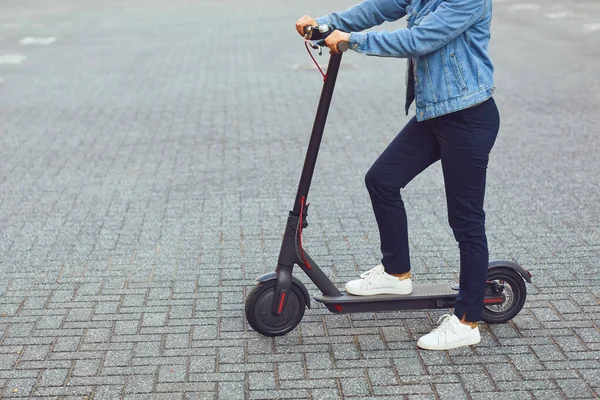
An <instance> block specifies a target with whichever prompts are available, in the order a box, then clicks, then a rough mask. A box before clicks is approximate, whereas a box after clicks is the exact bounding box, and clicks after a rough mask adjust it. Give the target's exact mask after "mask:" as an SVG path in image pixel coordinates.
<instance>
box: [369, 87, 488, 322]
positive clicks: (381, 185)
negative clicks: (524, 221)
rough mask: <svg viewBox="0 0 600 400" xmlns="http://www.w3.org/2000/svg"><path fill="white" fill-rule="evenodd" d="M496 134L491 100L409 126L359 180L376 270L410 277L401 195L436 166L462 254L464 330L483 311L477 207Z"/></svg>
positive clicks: (484, 262)
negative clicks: (372, 225) (371, 223)
mask: <svg viewBox="0 0 600 400" xmlns="http://www.w3.org/2000/svg"><path fill="white" fill-rule="evenodd" d="M499 126H500V116H499V114H498V109H497V108H496V103H495V102H494V100H493V99H489V100H487V101H485V102H484V103H481V104H479V105H477V106H475V107H472V108H468V109H466V110H462V111H458V112H455V113H452V114H447V115H443V116H441V117H437V118H434V119H431V120H427V121H423V122H417V120H416V118H413V119H412V120H410V121H409V122H408V124H407V125H406V126H405V127H404V129H403V130H402V131H401V132H400V133H399V134H398V136H396V138H395V139H394V140H393V141H392V143H390V145H389V146H388V147H387V148H386V149H385V151H384V152H383V153H382V154H381V155H380V156H379V158H378V159H377V160H376V161H375V163H374V164H373V166H372V167H371V169H370V170H369V172H368V173H367V175H366V177H365V182H366V185H367V189H368V190H369V195H370V196H371V202H372V204H373V211H374V212H375V218H376V219H377V225H378V226H379V233H380V237H381V251H382V253H383V258H382V260H381V261H382V264H383V265H384V267H385V270H386V272H387V273H389V274H401V273H404V272H408V271H410V256H409V252H408V228H407V223H406V212H405V210H404V203H403V201H402V196H401V195H400V189H401V188H403V187H405V186H406V185H407V184H408V183H409V182H410V181H411V180H412V179H413V178H414V177H415V176H417V175H418V174H419V173H420V172H422V171H423V170H424V169H426V168H427V167H428V166H430V165H431V164H433V163H434V162H436V161H438V160H440V159H441V161H442V169H443V173H444V185H445V188H446V200H447V205H448V222H449V223H450V227H451V228H452V231H453V233H454V237H455V239H456V241H457V242H458V247H459V249H460V281H459V283H460V291H459V293H458V297H457V302H456V305H455V308H454V314H455V315H456V316H457V317H458V318H462V317H463V316H465V317H466V318H465V319H466V321H469V322H476V321H479V320H480V319H481V313H482V311H483V297H484V293H485V286H486V277H487V267H488V257H489V256H488V248H487V238H486V236H485V213H484V211H483V199H484V194H485V178H486V170H487V165H488V159H489V153H490V150H491V149H492V147H493V146H494V142H495V141H496V136H497V134H498V129H499ZM465 314H466V315H465Z"/></svg>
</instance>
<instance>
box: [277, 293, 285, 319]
mask: <svg viewBox="0 0 600 400" xmlns="http://www.w3.org/2000/svg"><path fill="white" fill-rule="evenodd" d="M283 300H285V292H283V293H281V300H280V301H279V309H278V310H277V313H278V314H281V309H282V308H283Z"/></svg>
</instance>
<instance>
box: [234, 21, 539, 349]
mask: <svg viewBox="0 0 600 400" xmlns="http://www.w3.org/2000/svg"><path fill="white" fill-rule="evenodd" d="M331 32H332V30H330V28H329V27H328V26H327V25H322V26H319V27H306V29H305V38H306V39H307V41H306V43H307V49H308V44H309V43H310V45H311V47H313V48H318V47H317V46H321V47H323V46H324V45H325V43H324V39H325V38H326V37H327V36H328V35H329V34H330V33H331ZM347 49H348V44H347V43H340V44H339V45H338V52H339V53H338V54H332V55H331V57H330V59H329V65H328V68H327V73H326V74H323V76H324V84H323V89H322V91H321V97H320V100H319V104H318V107H317V114H316V117H315V121H314V125H313V129H312V134H311V137H310V141H309V145H308V151H307V153H306V158H305V161H304V167H303V169H302V174H301V177H300V183H299V185H298V191H297V194H296V200H295V202H294V208H293V209H292V211H290V212H289V216H288V220H287V224H286V228H285V232H284V235H283V242H282V244H281V250H280V252H279V260H278V262H277V268H276V270H275V271H274V272H270V273H267V274H264V275H262V276H259V277H258V278H256V281H257V285H256V286H255V287H254V288H253V289H252V291H251V292H250V293H249V294H248V297H247V298H246V305H245V311H246V319H247V320H248V323H249V324H250V326H251V327H252V328H253V329H254V330H255V331H257V332H259V333H261V334H263V335H265V336H270V337H273V336H281V335H285V334H286V333H288V332H290V331H292V330H293V329H294V328H295V327H296V326H297V325H298V324H299V323H300V321H301V320H302V317H303V316H304V311H305V308H306V307H308V308H310V296H309V294H308V291H307V289H306V287H305V286H304V285H303V284H302V282H300V280H298V279H297V278H296V277H294V276H293V275H292V270H293V268H294V265H298V266H299V267H300V269H301V270H302V271H303V272H304V273H305V274H306V275H307V276H308V277H309V279H310V280H311V281H312V282H313V283H314V284H315V285H316V286H317V287H318V288H319V290H320V291H321V294H317V295H315V296H314V299H315V300H316V301H317V302H319V303H322V304H324V306H325V307H327V309H328V310H329V311H331V312H333V313H336V314H345V313H359V312H380V311H392V310H417V309H419V310H423V309H440V308H452V307H453V306H454V304H455V302H456V297H457V294H458V289H459V287H458V285H456V284H454V285H452V284H447V283H433V284H418V283H416V284H414V285H413V292H412V293H411V294H409V295H375V296H353V295H350V294H348V293H346V292H343V291H340V290H339V289H338V288H337V287H336V286H335V285H334V284H333V282H331V280H330V279H329V278H328V277H327V276H326V275H325V274H324V273H323V271H321V269H320V268H319V266H318V265H317V263H316V262H315V261H314V260H313V259H312V258H311V257H310V255H309V254H308V253H307V252H306V251H305V250H304V248H303V247H302V230H303V229H304V228H306V227H307V226H308V222H307V216H308V206H309V205H308V204H307V203H306V199H307V197H308V190H309V187H310V183H311V180H312V176H313V172H314V169H315V164H316V161H317V154H318V152H319V147H320V144H321V138H322V137H323V130H324V128H325V121H326V119H327V113H328V111H329V106H330V104H331V98H332V96H333V89H334V86H335V81H336V78H337V75H338V70H339V68H340V63H341V61H342V53H343V52H344V51H346V50H347ZM309 54H310V50H309ZM311 57H312V54H311ZM313 60H314V58H313ZM315 63H316V62H315ZM317 66H318V65H317ZM524 281H527V282H529V283H531V274H530V273H529V271H526V270H525V269H524V268H523V267H521V266H520V265H518V264H516V263H514V262H511V261H491V262H490V263H489V265H488V275H487V283H486V290H485V297H484V311H483V316H482V320H483V321H484V322H486V323H488V324H500V323H505V322H507V321H509V320H511V319H512V318H514V317H515V316H516V315H517V314H518V313H519V312H520V311H521V309H522V308H523V304H524V303H525V298H526V296H527V288H526V286H525V282H524Z"/></svg>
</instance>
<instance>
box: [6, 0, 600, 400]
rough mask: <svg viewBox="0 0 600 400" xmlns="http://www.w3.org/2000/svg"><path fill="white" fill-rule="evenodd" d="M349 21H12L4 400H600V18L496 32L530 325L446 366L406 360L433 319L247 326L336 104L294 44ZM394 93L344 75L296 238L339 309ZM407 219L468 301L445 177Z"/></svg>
mask: <svg viewBox="0 0 600 400" xmlns="http://www.w3.org/2000/svg"><path fill="white" fill-rule="evenodd" d="M350 4H352V2H351V1H348V0H335V1H330V2H328V3H327V5H324V4H322V3H318V2H316V1H313V0H310V1H305V2H271V3H269V2H266V1H264V0H252V1H246V2H244V1H241V0H224V1H218V2H217V1H204V0H201V1H199V2H198V1H196V2H192V1H187V0H174V1H170V2H161V1H158V0H150V1H145V2H142V1H138V0H133V1H129V2H119V1H116V0H109V1H106V2H95V3H92V2H85V3H84V4H82V3H81V2H75V1H73V0H57V1H55V2H53V3H52V4H50V3H43V4H41V3H39V2H33V1H31V0H26V1H16V0H10V1H9V0H5V1H4V2H3V4H2V9H3V12H2V14H1V15H0V127H1V132H2V134H1V135H0V159H1V160H2V162H1V163H0V226H1V227H2V229H1V230H0V232H1V236H0V273H1V278H0V398H18V397H23V398H25V397H31V398H40V399H46V398H52V399H54V398H61V399H62V398H64V399H117V398H126V399H152V398H155V399H196V398H198V399H204V398H206V399H215V398H218V399H227V400H229V399H264V398H286V399H292V398H294V399H295V398H298V399H315V400H316V399H340V398H344V399H370V398H394V399H397V398H408V399H464V398H471V399H495V398H497V397H498V396H502V398H505V399H552V398H557V399H563V398H573V399H574V398H595V397H597V396H598V394H599V393H600V361H599V360H600V334H599V331H598V328H599V321H600V305H599V301H598V298H599V296H600V290H599V289H598V287H599V286H598V285H599V283H600V282H599V278H598V264H599V261H600V229H599V227H600V217H599V215H600V214H599V213H598V198H599V195H600V187H599V185H598V182H599V181H598V172H597V171H599V170H600V159H599V158H598V152H599V151H600V140H598V138H597V135H596V133H597V132H596V130H597V126H598V122H600V121H599V120H598V113H597V109H598V107H599V106H600V97H599V96H598V93H600V90H599V89H600V87H599V85H600V83H599V82H600V81H598V79H597V78H596V75H597V69H598V65H599V63H600V53H598V51H597V43H598V40H599V35H600V31H596V30H595V29H594V26H595V25H594V24H596V23H598V22H600V7H598V5H597V4H595V3H594V2H592V1H589V0H587V1H580V2H577V4H576V5H574V6H572V7H571V6H567V5H564V4H561V3H559V2H558V1H549V2H538V1H534V0H532V2H531V4H522V3H516V2H515V1H514V0H508V1H497V3H496V6H495V9H496V16H495V22H494V30H493V36H494V39H493V42H492V52H493V55H494V58H495V61H496V65H497V69H498V70H497V81H498V94H497V96H496V99H497V102H498V104H499V106H500V108H501V112H502V117H503V122H502V130H501V134H500V136H499V139H498V142H497V144H496V147H495V149H494V152H493V154H492V160H491V162H490V167H489V186H488V187H489V189H488V195H487V199H486V209H487V215H488V236H489V241H490V250H491V257H492V258H504V259H512V260H515V261H517V262H519V263H520V264H522V265H523V266H525V267H526V268H527V269H529V270H530V271H531V272H532V273H533V275H534V281H533V284H532V285H528V290H529V297H528V300H527V303H526V305H525V308H524V310H523V311H522V312H521V314H520V315H519V316H518V317H516V318H515V319H514V320H513V321H511V322H510V323H507V324H504V325H498V326H485V325H484V326H483V328H482V336H483V340H482V343H481V344H480V345H478V346H476V347H471V348H466V349H458V350H453V351H448V352H424V351H419V350H417V349H416V346H415V341H416V339H417V338H418V337H419V335H421V334H423V333H425V332H427V331H429V330H430V329H431V327H432V326H433V325H434V323H435V321H436V320H437V317H439V315H441V314H442V313H443V312H444V311H443V310H442V311H432V312H424V311H416V312H405V313H399V312H394V313H377V314H364V315H351V316H338V315H331V314H329V313H327V312H326V311H325V310H323V309H322V308H314V309H311V310H307V312H306V314H305V317H304V319H303V321H302V323H301V324H300V326H299V327H298V329H296V330H294V331H293V332H291V333H290V334H288V335H287V336H285V337H280V338H276V339H269V338H264V337H262V336H260V335H258V334H256V333H255V332H253V331H252V330H251V329H250V328H249V326H248V325H247V324H246V323H245V321H244V317H243V307H244V304H243V303H244V298H245V295H246V293H247V292H248V291H249V289H250V288H251V287H252V285H253V280H254V278H255V277H256V276H257V275H259V274H262V273H264V272H268V271H271V270H273V268H274V267H275V262H276V259H277V253H278V250H279V244H280V236H281V232H282V229H283V227H284V223H285V218H286V214H287V210H288V209H289V207H291V205H292V201H293V196H294V194H295V189H296V184H297V179H298V176H299V168H300V166H301V163H302V160H303V155H304V151H305V146H306V144H307V140H308V132H309V131H310V126H311V123H312V118H313V113H314V109H315V105H316V98H317V95H318V92H319V90H320V84H321V82H320V79H319V77H318V75H317V72H316V71H315V70H313V69H311V67H310V60H309V59H308V57H307V55H306V54H305V52H304V49H303V46H302V44H301V42H300V41H299V38H297V37H296V36H295V33H294V31H293V22H294V21H295V19H297V17H298V16H300V15H302V14H304V13H311V14H314V15H319V14H322V13H324V12H327V11H331V10H336V9H338V10H339V9H342V8H344V7H346V6H348V5H350ZM389 26H391V25H389ZM25 37H55V38H56V41H55V42H54V43H51V44H49V45H40V44H38V45H36V44H30V45H23V44H20V40H21V39H22V38H25ZM3 56H4V58H3ZM6 56H11V57H6ZM15 56H19V57H15ZM2 60H4V61H2ZM320 60H322V62H323V63H325V62H326V58H321V59H320ZM9 62H10V63H9ZM17 62H20V63H17ZM403 68H404V66H403V63H402V62H401V61H399V60H393V59H375V58H367V57H360V56H357V55H355V54H348V55H347V56H345V59H344V65H343V68H342V70H341V73H340V77H339V81H338V86H337V90H336V94H335V96H334V102H333V106H332V110H331V113H330V120H329V123H328V126H327V131H326V135H325V138H324V141H323V147H322V150H321V154H320V158H319V161H318V164H317V171H316V173H315V180H314V184H313V188H312V191H311V203H312V208H311V214H310V223H311V226H310V227H309V229H307V230H306V234H305V241H306V247H307V249H309V250H310V252H311V255H313V257H314V258H315V259H316V260H317V261H318V262H319V264H321V265H323V266H324V270H325V271H326V272H327V273H328V274H329V275H330V276H331V277H332V279H333V280H334V282H335V283H336V284H339V285H341V284H343V283H344V282H345V281H346V280H348V279H350V278H354V277H355V276H356V274H357V273H358V271H360V270H364V269H365V268H370V266H372V265H373V263H375V262H376V261H377V257H378V241H377V228H376V224H375V220H374V218H373V216H372V212H371V210H370V204H369V201H368V196H367V193H366V190H365V189H364V185H363V175H364V173H365V171H366V170H367V168H368V167H369V165H370V164H371V162H372V161H373V160H374V159H375V158H376V157H377V154H379V152H381V151H382V150H383V148H384V147H385V145H386V144H387V143H388V142H389V141H390V140H391V138H392V137H393V135H394V134H395V132H396V131H397V130H398V129H399V128H400V127H401V126H402V125H403V124H404V123H405V122H406V117H404V116H403V115H402V112H401V111H400V110H401V106H402V103H401V101H400V99H401V98H402V96H403V81H404V72H403V71H404V69H403ZM381 77H386V79H381ZM388 77H389V78H388ZM405 198H406V206H407V209H408V216H409V224H410V233H411V250H412V258H413V264H414V266H413V268H414V271H415V279H416V280H417V281H419V282H429V281H446V280H454V279H456V273H457V263H458V251H457V249H456V245H455V243H454V241H453V238H452V235H451V232H450V230H449V228H448V227H447V224H446V221H445V220H446V212H445V204H444V194H443V185H442V179H441V170H440V167H439V165H434V166H433V167H432V168H430V169H429V170H428V171H426V172H425V173H424V174H423V175H422V176H420V177H419V178H418V179H416V180H415V181H414V182H412V183H411V184H410V186H409V187H408V188H407V189H406V190H405ZM300 278H301V279H302V280H303V281H304V282H307V280H306V278H304V277H302V276H300ZM307 285H308V287H309V291H311V292H314V291H315V287H314V285H311V284H308V282H307ZM313 304H314V305H315V306H316V303H313Z"/></svg>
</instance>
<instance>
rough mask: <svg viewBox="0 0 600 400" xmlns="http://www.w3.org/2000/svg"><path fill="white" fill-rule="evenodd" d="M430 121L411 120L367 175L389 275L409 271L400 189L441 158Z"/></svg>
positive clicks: (366, 181)
mask: <svg viewBox="0 0 600 400" xmlns="http://www.w3.org/2000/svg"><path fill="white" fill-rule="evenodd" d="M431 127H432V124H431V122H428V121H425V122H417V120H416V118H413V119H411V120H410V121H409V122H408V124H406V126H405V127H404V129H402V131H401V132H400V133H399V134H398V135H397V136H396V138H395V139H394V140H393V141H392V142H391V143H390V144H389V145H388V147H387V148H386V149H385V150H384V152H383V153H381V155H380V156H379V158H378V159H377V160H376V161H375V163H373V165H372V166H371V168H370V169H369V171H368V172H367V174H366V176H365V183H366V186H367V189H368V191H369V195H370V197H371V203H372V205H373V211H374V213H375V218H376V220H377V225H378V227H379V235H380V239H381V252H382V255H383V258H382V260H381V263H382V264H383V266H384V268H385V272H387V273H388V274H403V273H406V272H408V271H410V256H409V251H408V227H407V222H406V211H405V210H404V202H403V201H402V196H401V195H400V189H401V188H403V187H405V186H406V185H407V184H408V183H409V182H410V181H411V180H412V179H413V178H414V177H415V176H417V175H418V174H419V173H420V172H422V171H423V170H424V169H426V168H427V167H428V166H430V165H431V164H433V163H434V162H436V161H437V160H439V158H440V149H439V145H438V142H437V139H436V138H435V136H434V135H433V133H432V132H431Z"/></svg>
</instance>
